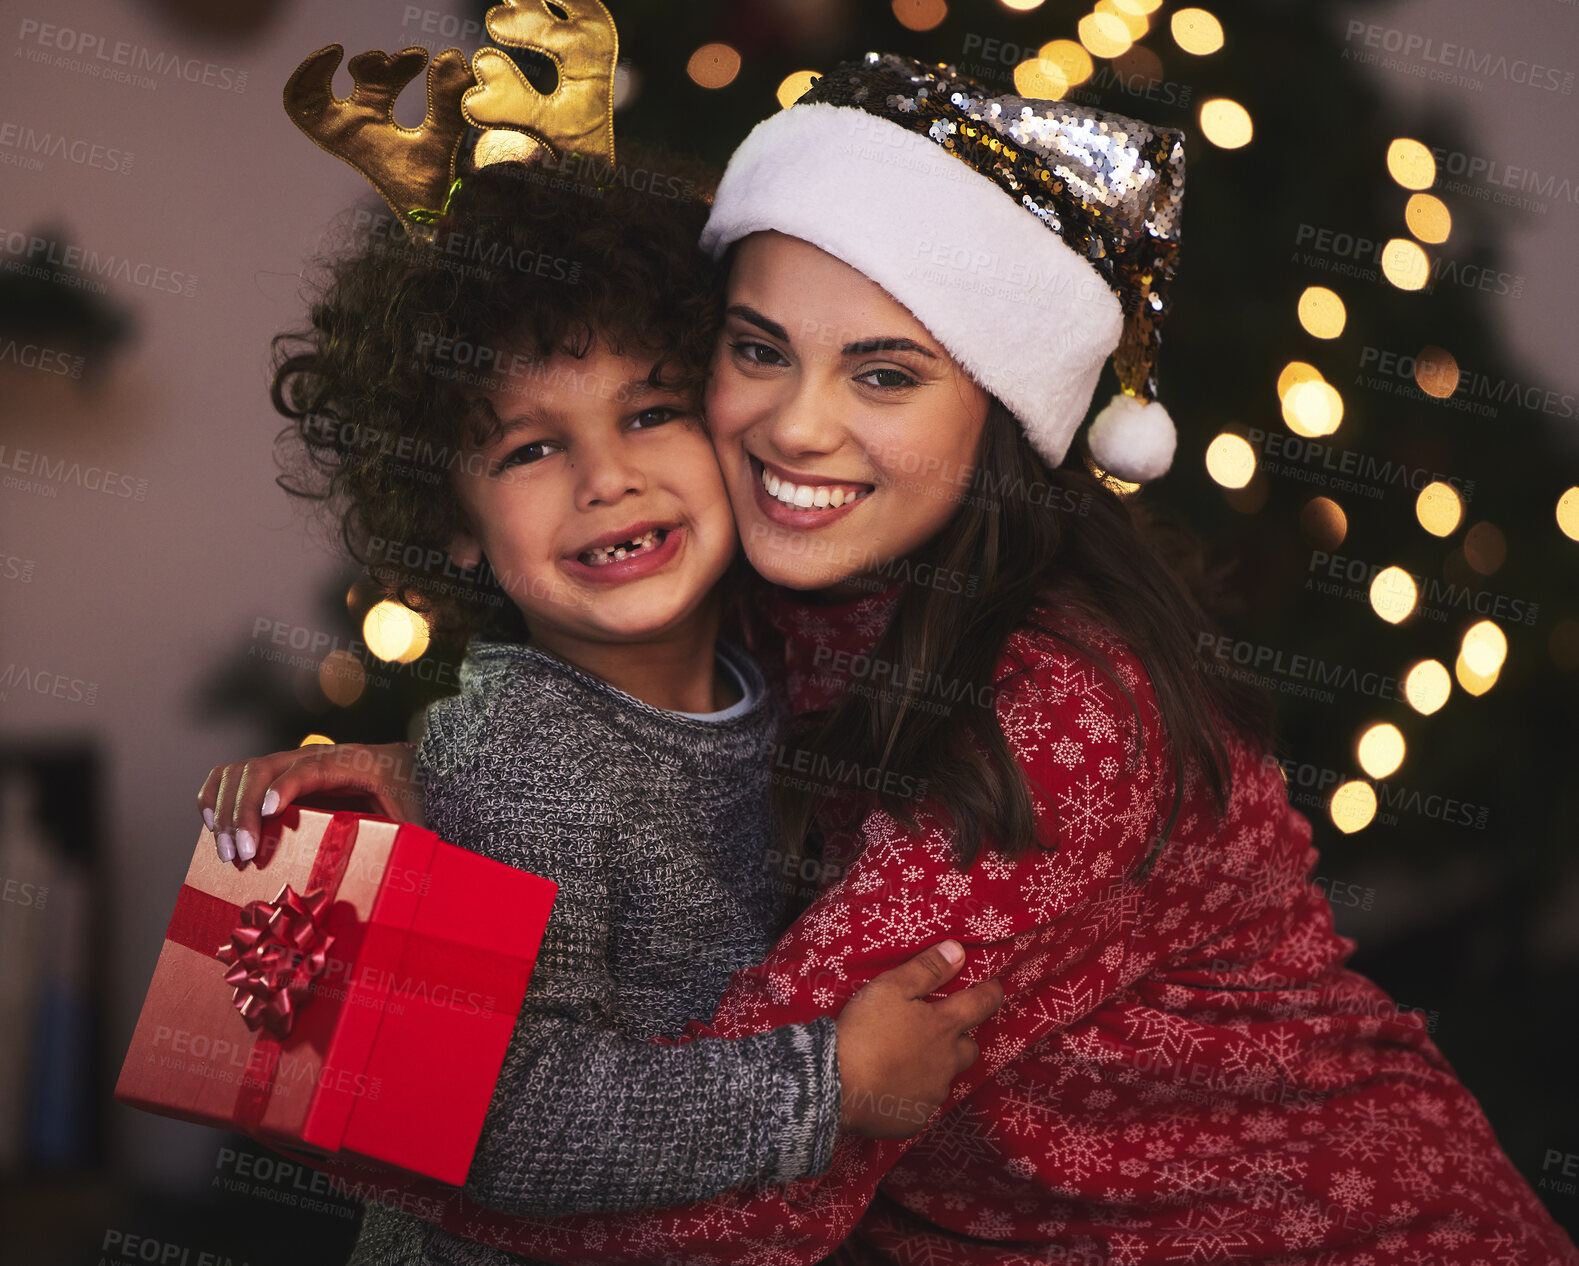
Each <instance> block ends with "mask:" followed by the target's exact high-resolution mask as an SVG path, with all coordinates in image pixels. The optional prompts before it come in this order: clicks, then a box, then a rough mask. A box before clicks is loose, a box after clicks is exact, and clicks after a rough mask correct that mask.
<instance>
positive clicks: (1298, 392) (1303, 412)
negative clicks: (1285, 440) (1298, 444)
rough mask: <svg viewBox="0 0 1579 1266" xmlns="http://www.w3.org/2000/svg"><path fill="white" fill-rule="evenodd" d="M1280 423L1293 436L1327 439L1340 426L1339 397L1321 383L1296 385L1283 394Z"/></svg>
mask: <svg viewBox="0 0 1579 1266" xmlns="http://www.w3.org/2000/svg"><path fill="white" fill-rule="evenodd" d="M1283 421H1284V422H1286V423H1287V424H1288V429H1289V430H1291V431H1293V432H1294V434H1295V435H1303V436H1306V437H1307V438H1308V437H1310V436H1317V435H1331V434H1332V433H1333V432H1334V431H1336V430H1337V429H1338V427H1339V426H1340V425H1341V424H1342V422H1343V397H1342V396H1340V395H1339V394H1338V389H1337V388H1336V387H1334V386H1333V385H1332V384H1331V383H1330V382H1327V381H1325V380H1324V379H1315V378H1312V379H1307V380H1306V381H1304V382H1297V383H1295V384H1294V385H1293V386H1292V387H1290V388H1289V389H1288V391H1287V392H1286V393H1284V396H1283Z"/></svg>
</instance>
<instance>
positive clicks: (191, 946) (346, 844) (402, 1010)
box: [115, 806, 557, 1185]
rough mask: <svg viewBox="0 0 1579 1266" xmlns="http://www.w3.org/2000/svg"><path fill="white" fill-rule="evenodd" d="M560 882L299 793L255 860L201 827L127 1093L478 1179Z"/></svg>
mask: <svg viewBox="0 0 1579 1266" xmlns="http://www.w3.org/2000/svg"><path fill="white" fill-rule="evenodd" d="M556 891H557V885H556V884H554V883H553V881H551V880H548V879H543V878H541V877H540V876H537V875H531V874H528V873H526V872H525V871H521V870H516V869H514V868H513V867H510V866H505V865H503V864H502V863H500V862H496V861H493V860H491V859H489V858H486V857H481V856H479V855H477V854H476V853H471V852H468V851H467V850H465V849H462V848H457V847H455V846H454V845H452V844H446V843H445V842H444V841H443V840H441V839H439V838H438V836H436V835H434V834H433V832H431V831H427V830H424V829H422V828H421V827H417V826H412V825H410V824H398V823H395V822H391V821H389V820H388V819H386V818H379V817H374V816H372V815H369V814H364V813H325V812H320V811H318V810H315V809H305V808H301V807H298V806H292V807H290V808H287V809H286V810H285V811H284V812H282V813H280V814H278V815H276V816H275V817H273V818H271V819H269V820H268V821H267V822H266V823H265V825H264V830H263V834H262V838H261V839H260V840H259V841H258V852H257V856H256V858H255V859H254V860H253V861H252V862H250V863H248V864H246V865H245V866H243V865H240V864H237V863H226V862H221V861H220V860H219V859H218V854H217V853H216V851H215V848H214V838H213V836H212V835H211V834H210V833H209V832H208V831H206V830H205V831H204V832H203V834H202V836H201V837H200V838H199V840H198V844H197V851H196V852H195V853H194V855H193V857H192V865H191V868H190V869H189V870H188V871H187V874H186V882H185V883H184V884H183V885H182V886H181V891H180V893H179V895H178V896H177V899H176V906H175V913H174V915H173V916H172V917H171V919H170V926H169V928H168V929H167V930H166V931H165V943H164V948H163V950H162V951H161V952H160V955H159V963H158V965H157V966H156V967H155V968H154V977H153V983H152V984H151V985H150V986H149V988H148V997H147V999H146V1001H144V1003H143V1009H142V1014H141V1015H140V1016H139V1017H138V1020H137V1028H136V1031H135V1032H134V1033H133V1034H132V1044H131V1049H130V1050H129V1051H127V1054H126V1063H125V1065H124V1066H123V1067H122V1069H121V1076H120V1081H119V1082H118V1083H117V1085H116V1087H115V1097H116V1098H117V1099H119V1100H121V1101H122V1102H123V1103H129V1104H132V1105H133V1106H135V1107H139V1108H144V1109H147V1110H148V1111H150V1112H158V1113H160V1114H162V1115H164V1116H173V1117H178V1118H180V1119H182V1120H186V1121H197V1122H201V1123H203V1124H206V1125H215V1126H220V1127H223V1128H227V1129H233V1130H239V1131H241V1132H243V1133H246V1134H250V1135H252V1136H254V1137H256V1138H258V1139H260V1140H262V1141H264V1142H266V1143H275V1144H279V1145H283V1146H289V1147H296V1148H305V1149H309V1150H311V1151H316V1152H320V1153H335V1152H341V1153H346V1152H349V1153H354V1154H356V1155H359V1156H363V1157H367V1158H369V1159H372V1160H376V1161H380V1162H383V1163H386V1164H390V1165H395V1166H398V1167H400V1168H402V1169H407V1170H411V1171H413V1172H415V1173H418V1174H424V1175H427V1176H429V1177H432V1178H437V1179H439V1180H440V1181H442V1182H447V1183H453V1184H457V1185H459V1184H461V1183H463V1182H464V1181H465V1179H466V1172H467V1169H468V1168H469V1166H470V1164H471V1157H472V1153H473V1151H474V1150H475V1149H476V1146H477V1138H478V1135H479V1134H480V1133H481V1132H482V1123H483V1117H484V1115H485V1114H486V1112H487V1110H488V1103H489V1100H490V1098H491V1097H492V1094H493V1087H494V1082H495V1081H497V1080H498V1077H499V1068H500V1066H501V1065H502V1064H503V1062H504V1055H505V1050H506V1048H507V1046H508V1045H509V1041H510V1034H511V1032H512V1031H513V1030H514V1028H515V1021H516V1017H517V1015H518V1014H519V1012H520V1009H521V999H522V997H523V996H524V994H525V992H526V982H527V978H528V977H529V976H530V975H531V972H532V964H533V961H534V960H535V958H536V955H537V948H538V945H539V944H540V943H541V941H542V938H543V932H544V930H545V929H546V928H547V926H548V916H549V910H550V907H551V906H552V905H553V900H554V894H555V892H556Z"/></svg>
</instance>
